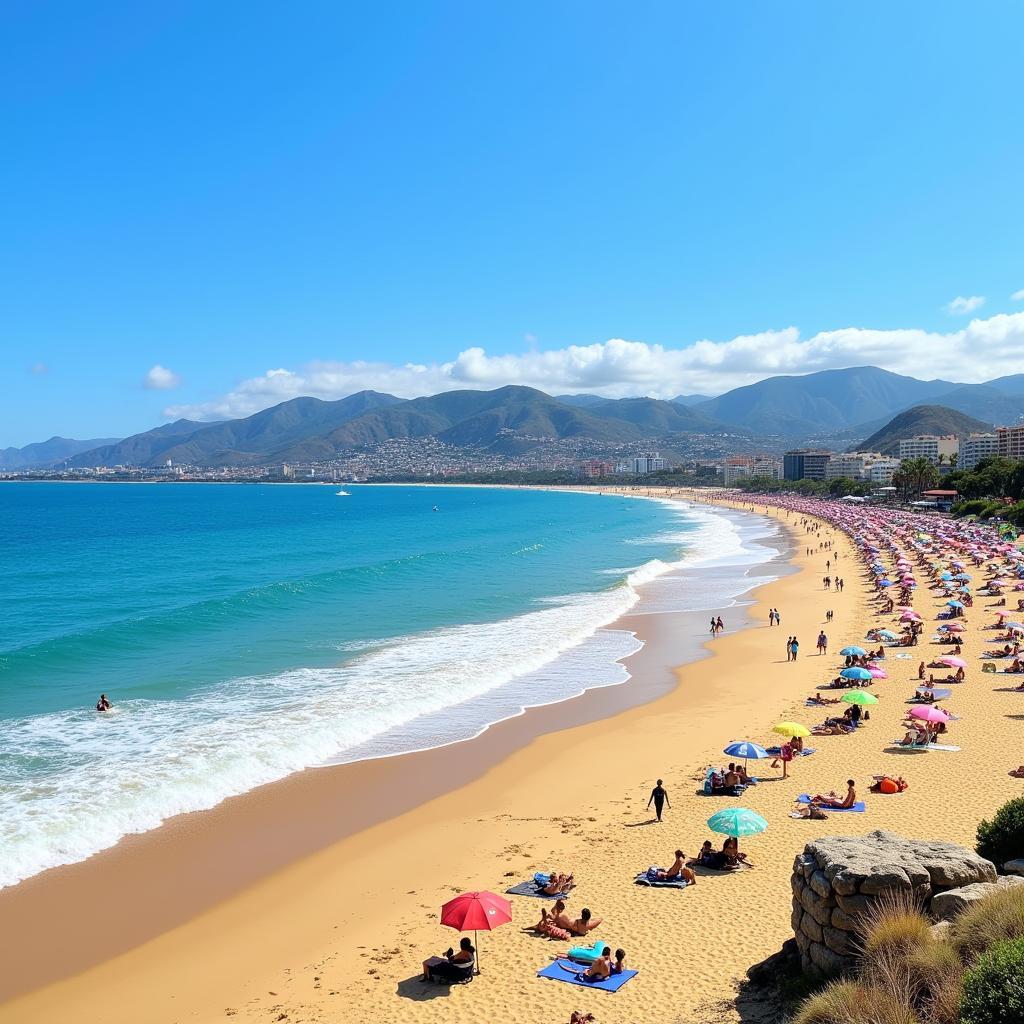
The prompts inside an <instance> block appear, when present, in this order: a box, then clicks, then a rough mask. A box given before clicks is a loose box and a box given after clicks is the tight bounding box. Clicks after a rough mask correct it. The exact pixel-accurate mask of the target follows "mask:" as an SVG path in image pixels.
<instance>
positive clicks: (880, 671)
mask: <svg viewBox="0 0 1024 1024" xmlns="http://www.w3.org/2000/svg"><path fill="white" fill-rule="evenodd" d="M868 672H870V673H871V678H872V679H888V678H889V675H888V673H887V672H886V671H885V669H884V668H879V667H878V666H877V665H872V666H871V667H870V668H869V669H868Z"/></svg>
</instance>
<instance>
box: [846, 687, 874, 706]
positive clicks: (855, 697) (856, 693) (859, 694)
mask: <svg viewBox="0 0 1024 1024" xmlns="http://www.w3.org/2000/svg"><path fill="white" fill-rule="evenodd" d="M839 699H840V700H841V701H842V702H843V703H844V704H877V703H878V698H877V697H876V696H875V695H874V694H873V693H865V692H864V691H863V690H851V691H850V692H849V693H844V694H843V695H842V697H840V698H839Z"/></svg>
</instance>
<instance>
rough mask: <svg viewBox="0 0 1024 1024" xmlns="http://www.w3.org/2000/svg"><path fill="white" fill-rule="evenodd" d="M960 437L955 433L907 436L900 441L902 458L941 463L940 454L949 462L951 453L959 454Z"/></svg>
mask: <svg viewBox="0 0 1024 1024" xmlns="http://www.w3.org/2000/svg"><path fill="white" fill-rule="evenodd" d="M959 453H960V439H959V438H958V437H957V436H956V435H954V434H946V435H944V436H942V437H939V436H938V435H937V434H918V436H917V437H905V438H903V439H902V440H901V441H900V459H927V460H928V461H929V462H930V463H932V464H933V465H935V466H937V465H939V456H940V455H941V456H942V461H943V463H948V462H949V457H950V456H951V455H957V456H959Z"/></svg>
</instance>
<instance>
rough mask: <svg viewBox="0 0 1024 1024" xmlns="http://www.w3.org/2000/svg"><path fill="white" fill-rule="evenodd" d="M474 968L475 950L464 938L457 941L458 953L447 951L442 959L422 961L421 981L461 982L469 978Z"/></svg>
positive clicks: (433, 958)
mask: <svg viewBox="0 0 1024 1024" xmlns="http://www.w3.org/2000/svg"><path fill="white" fill-rule="evenodd" d="M475 966H476V950H475V949H474V948H473V943H472V942H470V941H469V938H468V937H466V938H464V939H461V940H460V941H459V951H458V953H456V952H455V951H454V950H452V949H449V950H448V952H447V953H445V955H444V956H443V957H437V956H434V957H431V958H430V959H429V960H424V961H423V980H424V981H430V980H432V979H434V980H437V981H461V980H462V979H463V978H468V977H471V976H472V974H473V968H474V967H475Z"/></svg>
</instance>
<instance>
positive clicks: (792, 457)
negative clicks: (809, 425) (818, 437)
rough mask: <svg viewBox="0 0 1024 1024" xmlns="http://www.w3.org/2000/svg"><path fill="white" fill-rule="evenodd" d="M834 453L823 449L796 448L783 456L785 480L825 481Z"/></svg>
mask: <svg viewBox="0 0 1024 1024" xmlns="http://www.w3.org/2000/svg"><path fill="white" fill-rule="evenodd" d="M833 454H834V453H833V452H830V451H826V450H825V449H822V448H794V449H792V450H790V451H788V452H786V453H785V455H783V456H782V467H783V479H784V480H824V479H825V469H826V467H827V466H828V464H829V461H830V460H831V458H832V456H833Z"/></svg>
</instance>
